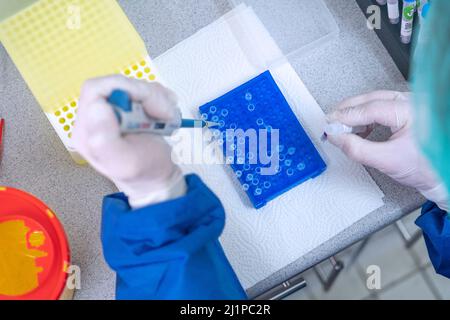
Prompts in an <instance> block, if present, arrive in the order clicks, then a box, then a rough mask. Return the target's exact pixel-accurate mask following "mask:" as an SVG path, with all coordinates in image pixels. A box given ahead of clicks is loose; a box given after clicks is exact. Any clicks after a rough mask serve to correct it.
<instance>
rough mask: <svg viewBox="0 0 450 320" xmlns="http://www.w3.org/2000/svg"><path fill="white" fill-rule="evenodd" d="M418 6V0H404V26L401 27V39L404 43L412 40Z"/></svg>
mask: <svg viewBox="0 0 450 320" xmlns="http://www.w3.org/2000/svg"><path fill="white" fill-rule="evenodd" d="M415 7H416V0H403V12H402V27H401V29H400V41H401V42H402V43H404V44H408V43H410V42H411V37H412V32H413V23H414V8H415Z"/></svg>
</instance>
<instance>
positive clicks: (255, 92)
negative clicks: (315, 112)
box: [199, 71, 326, 209]
mask: <svg viewBox="0 0 450 320" xmlns="http://www.w3.org/2000/svg"><path fill="white" fill-rule="evenodd" d="M199 109H200V113H201V116H202V119H203V120H208V121H214V122H218V123H219V124H220V125H219V127H217V128H215V129H212V130H215V131H216V133H217V134H215V136H216V137H218V139H219V140H221V142H222V143H223V152H224V155H227V148H230V145H231V147H233V146H236V144H237V143H238V142H237V138H236V137H233V139H232V141H231V142H230V143H227V142H226V140H227V138H228V137H227V133H226V130H227V129H242V130H244V131H246V130H248V129H254V130H257V132H259V129H266V130H267V132H268V133H267V139H266V140H267V141H268V142H270V141H271V140H270V137H271V134H272V132H273V129H278V130H279V143H278V145H275V146H269V147H267V149H269V150H268V152H267V154H268V155H272V153H273V152H274V151H275V149H276V151H277V152H276V153H275V154H274V156H278V159H279V166H278V167H276V169H277V170H276V171H275V172H273V174H270V175H261V168H268V167H270V165H269V164H267V161H266V164H262V162H260V156H259V148H260V145H259V144H258V145H257V149H258V151H257V152H258V156H257V161H256V163H255V160H252V161H250V158H254V155H252V156H250V154H249V153H251V152H250V151H249V149H250V147H247V146H248V142H249V140H247V139H246V140H245V141H244V142H243V141H242V140H241V142H240V143H245V144H246V148H245V151H244V153H245V156H243V155H242V152H241V154H238V152H237V149H234V148H235V147H234V148H233V150H234V151H233V152H231V153H230V152H229V153H228V156H229V157H231V156H230V154H233V156H232V158H233V159H229V157H228V158H227V161H229V162H232V163H231V164H230V165H231V167H232V168H233V170H234V173H235V176H236V178H237V179H238V180H239V182H240V184H241V186H242V188H243V190H244V191H245V192H246V193H247V195H248V197H249V198H250V201H251V202H252V204H253V206H254V207H255V208H257V209H258V208H261V207H263V206H264V205H266V204H267V202H268V201H270V200H273V199H275V198H276V197H278V196H280V195H281V194H283V193H285V192H286V191H288V190H290V189H292V188H294V187H296V186H297V185H299V184H301V183H303V182H305V181H307V180H309V179H312V178H314V177H317V176H318V175H320V174H321V173H322V172H323V171H324V170H325V169H326V164H325V162H324V161H323V159H322V157H321V156H320V154H319V152H318V151H317V149H316V148H315V147H314V144H313V143H312V141H311V139H310V138H309V137H308V135H307V134H306V132H305V130H304V129H303V127H302V126H301V124H300V123H299V121H298V119H297V117H296V116H295V114H294V113H293V112H292V110H291V108H290V106H289V104H288V102H287V101H286V99H285V97H284V96H283V94H282V93H281V91H280V89H279V88H278V86H277V84H276V82H275V81H274V79H273V78H272V75H271V74H270V72H269V71H266V72H264V73H262V74H261V75H259V76H257V77H256V78H254V79H252V80H250V81H248V82H247V83H245V84H243V85H241V86H239V87H237V88H236V89H234V90H232V91H230V92H228V93H227V94H225V95H223V96H221V97H219V98H217V99H215V100H213V101H211V102H208V103H206V104H205V105H203V106H201V107H200V108H199ZM217 130H218V131H217ZM234 138H236V139H234ZM268 144H269V143H268ZM272 149H274V150H272ZM253 151H254V149H253ZM230 160H232V161H230ZM242 160H244V161H242ZM272 167H273V166H272Z"/></svg>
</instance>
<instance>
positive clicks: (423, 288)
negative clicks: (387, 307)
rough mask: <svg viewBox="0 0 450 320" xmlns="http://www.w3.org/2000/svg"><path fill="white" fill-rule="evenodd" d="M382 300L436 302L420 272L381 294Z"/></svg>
mask: <svg viewBox="0 0 450 320" xmlns="http://www.w3.org/2000/svg"><path fill="white" fill-rule="evenodd" d="M379 297H380V300H434V299H435V296H434V295H433V293H432V291H431V290H430V288H429V287H428V285H427V283H426V282H425V280H424V278H423V277H422V275H421V273H420V272H416V273H414V274H413V275H412V276H410V277H408V278H406V279H405V280H404V281H400V282H399V283H397V284H395V285H393V286H392V287H390V288H388V289H386V290H384V291H382V292H380V293H379Z"/></svg>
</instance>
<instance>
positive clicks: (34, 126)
mask: <svg viewBox="0 0 450 320" xmlns="http://www.w3.org/2000/svg"><path fill="white" fill-rule="evenodd" d="M325 2H326V4H327V6H328V8H329V9H330V11H331V13H332V14H333V16H334V18H335V19H336V22H337V24H338V26H339V29H340V33H339V36H338V38H337V39H335V40H333V41H330V42H328V43H326V44H324V45H322V46H321V47H320V48H317V49H315V50H311V51H309V52H307V53H302V54H294V55H290V56H289V57H288V58H289V61H290V62H291V64H292V65H293V67H294V68H295V70H296V71H297V72H298V74H299V75H300V78H301V79H302V80H303V81H304V83H305V84H306V86H307V88H308V89H309V90H310V92H311V93H312V95H313V96H314V97H315V98H316V100H317V102H318V103H319V105H320V106H322V108H323V109H324V111H325V112H328V111H329V110H331V109H332V107H333V106H334V105H335V104H336V103H338V102H339V101H341V100H342V99H344V98H346V97H348V96H352V95H356V94H360V93H363V92H368V91H371V90H375V89H391V90H399V91H406V90H408V85H407V82H406V81H405V80H404V78H403V77H402V75H401V74H400V72H399V71H398V69H397V67H396V66H395V64H394V62H393V61H392V59H391V57H390V56H389V54H388V53H387V51H386V50H385V49H384V47H383V45H382V44H381V42H380V41H379V39H378V38H377V36H376V35H375V33H374V32H373V31H370V30H369V29H368V28H367V27H366V20H365V18H364V15H363V13H362V12H361V10H360V9H359V7H358V6H357V4H356V2H355V1H353V0H325ZM119 3H120V4H121V6H122V7H123V9H124V11H125V12H126V13H127V15H128V17H129V18H130V20H131V21H132V23H133V24H134V25H135V27H136V28H137V30H138V32H139V33H140V34H141V36H142V37H143V39H144V41H145V42H146V44H147V47H148V50H149V53H150V55H151V56H152V57H156V56H158V55H160V54H162V53H163V52H165V51H166V50H168V49H170V48H171V47H173V46H174V45H175V44H177V43H178V42H180V41H182V40H184V39H186V38H187V37H189V36H190V35H192V34H193V33H195V32H196V31H197V30H199V29H201V28H202V27H204V26H206V25H208V24H209V23H211V22H213V21H214V20H216V19H217V18H219V17H220V16H222V15H223V14H224V13H226V12H227V11H228V10H230V9H231V7H230V5H229V3H228V2H227V1H226V0H197V1H196V0H170V1H164V0H157V1H145V0H133V1H131V0H121V1H119ZM276 40H277V41H278V43H279V44H280V45H281V46H282V43H281V42H282V41H284V40H283V39H282V38H281V39H276ZM0 117H3V118H5V119H6V135H5V146H4V154H3V157H4V159H3V161H2V164H1V168H0V184H1V185H7V186H11V187H15V188H20V189H23V190H26V191H28V192H30V193H32V194H34V195H36V196H37V197H39V198H40V199H41V200H43V201H44V202H46V203H47V204H48V205H49V206H50V207H51V208H52V209H53V210H54V211H55V212H56V213H57V214H58V217H59V218H60V220H61V222H62V223H63V224H64V226H65V229H66V231H67V235H68V238H69V241H70V244H71V251H72V263H73V264H76V265H78V266H79V267H80V268H81V289H80V290H78V291H77V292H76V294H75V298H76V299H113V298H114V285H115V275H114V273H113V272H112V271H111V270H110V269H109V267H108V266H107V265H106V263H105V261H104V259H103V255H102V249H101V243H100V236H99V232H100V221H101V214H100V213H101V202H102V197H103V195H106V194H109V193H112V192H115V187H114V186H113V185H112V183H110V182H109V181H108V180H107V179H105V178H104V177H102V176H100V175H98V174H97V173H95V172H94V171H93V170H92V169H91V168H89V167H87V166H86V167H80V166H77V165H75V164H74V162H73V161H72V159H71V158H70V156H69V153H68V152H67V151H66V150H65V148H64V146H63V144H62V143H61V142H60V140H59V138H58V137H57V135H56V133H55V131H54V130H53V128H52V127H51V125H50V123H49V122H48V120H47V118H46V117H45V115H44V113H43V112H42V111H41V109H40V107H39V106H38V104H37V102H36V101H35V99H34V98H33V96H32V94H31V92H30V90H29V89H28V87H27V85H26V84H25V83H24V81H23V79H22V77H21V76H20V74H19V72H18V71H17V69H16V67H15V66H14V64H13V63H12V61H11V60H10V58H9V57H8V55H7V53H6V52H5V50H4V48H3V47H0ZM386 134H387V132H386V131H383V130H380V131H379V132H377V133H376V134H375V138H376V139H382V138H383V137H385V135H386ZM368 171H369V173H370V174H371V176H372V177H373V179H374V180H375V182H376V183H377V184H378V185H379V186H380V188H381V189H382V191H383V192H384V193H385V195H386V197H385V205H384V206H383V207H382V208H380V209H378V210H376V211H374V212H372V213H371V214H369V215H368V216H366V217H365V218H364V219H362V220H360V221H359V222H358V223H356V224H354V225H353V226H352V227H350V228H348V229H347V230H345V231H344V232H342V233H341V234H339V235H338V236H337V237H335V238H334V239H332V240H330V241H328V242H326V243H324V244H322V245H321V246H320V247H319V248H317V249H315V250H314V251H312V252H310V253H309V254H307V255H305V256H303V257H301V258H299V259H298V260H297V261H296V262H294V263H292V264H290V265H288V266H286V267H285V268H283V269H282V270H279V271H278V272H277V273H275V274H273V275H272V276H270V277H269V278H267V279H265V280H264V281H261V282H260V283H258V284H257V285H256V286H254V287H252V288H250V289H249V290H248V294H249V296H250V297H254V296H256V295H258V294H260V293H262V292H264V291H265V290H267V289H269V288H271V287H272V286H274V285H276V284H279V283H281V282H283V281H285V280H287V279H288V278H290V277H292V276H294V275H296V274H297V273H299V272H301V271H303V270H305V269H307V268H309V267H311V266H313V265H315V264H316V263H318V262H320V261H322V260H324V259H327V258H328V257H330V256H332V255H333V254H335V253H337V252H339V251H341V250H342V249H344V248H346V247H347V246H349V245H351V244H353V243H355V242H357V241H358V240H360V239H363V238H365V237H367V236H368V235H370V234H371V233H373V232H375V231H377V230H379V229H381V228H383V227H384V226H386V225H388V224H391V223H392V222H394V221H395V220H397V219H399V218H401V217H402V216H403V215H405V214H407V213H409V212H411V211H413V210H415V209H417V208H418V207H419V206H420V205H421V204H422V203H423V201H424V199H423V198H422V197H421V196H420V195H419V194H418V193H417V192H415V191H414V190H411V189H409V188H405V187H402V186H400V185H399V184H397V183H395V182H394V181H392V180H391V179H389V178H387V177H386V176H384V175H382V174H380V173H379V172H377V171H376V170H372V169H368Z"/></svg>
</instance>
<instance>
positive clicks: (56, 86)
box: [0, 0, 158, 163]
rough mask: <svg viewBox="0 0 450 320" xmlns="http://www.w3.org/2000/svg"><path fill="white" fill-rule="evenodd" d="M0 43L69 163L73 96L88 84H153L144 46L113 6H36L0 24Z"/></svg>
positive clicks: (84, 1) (80, 2)
mask: <svg viewBox="0 0 450 320" xmlns="http://www.w3.org/2000/svg"><path fill="white" fill-rule="evenodd" d="M0 40H1V42H2V43H3V45H4V47H5V48H6V50H7V51H8V53H9V55H10V56H11V58H12V60H13V61H14V63H15V64H16V66H17V68H18V69H19V71H20V73H21V74H22V76H23V78H24V79H25V81H26V82H27V84H28V86H29V88H30V90H31V91H32V92H33V94H34V96H35V97H36V99H37V101H38V102H39V104H40V105H41V107H42V109H43V111H44V112H45V114H46V115H47V117H48V119H49V120H50V122H51V124H52V125H53V127H54V128H55V130H56V132H57V133H58V136H59V137H60V138H61V140H62V141H63V143H64V145H65V146H66V148H67V149H68V150H69V151H70V152H71V155H72V156H73V158H74V160H75V161H76V162H78V163H83V162H84V161H83V160H82V158H81V157H79V155H77V154H76V152H75V151H74V149H73V147H72V144H71V137H72V129H73V126H74V124H75V123H76V113H77V108H78V96H79V94H80V89H81V86H82V84H83V82H84V81H86V80H87V79H89V78H94V77H99V76H104V75H109V74H119V73H121V74H123V75H126V76H128V77H134V78H136V79H142V80H147V81H156V80H158V75H157V74H156V72H155V67H154V65H153V64H152V62H151V60H150V58H149V56H148V53H147V50H146V48H145V44H144V42H143V41H142V39H141V38H140V36H139V34H138V33H137V32H136V30H135V28H134V27H133V25H132V24H131V23H130V21H129V20H128V18H127V17H126V15H125V13H124V12H123V11H122V9H121V8H120V6H119V5H118V4H117V2H116V1H115V0H95V1H93V0H77V1H73V0H39V1H36V2H33V3H32V4H30V5H28V6H27V7H25V8H24V9H22V10H20V11H19V12H17V13H15V14H13V15H12V16H10V17H7V18H6V19H3V20H2V21H1V22H0Z"/></svg>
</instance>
